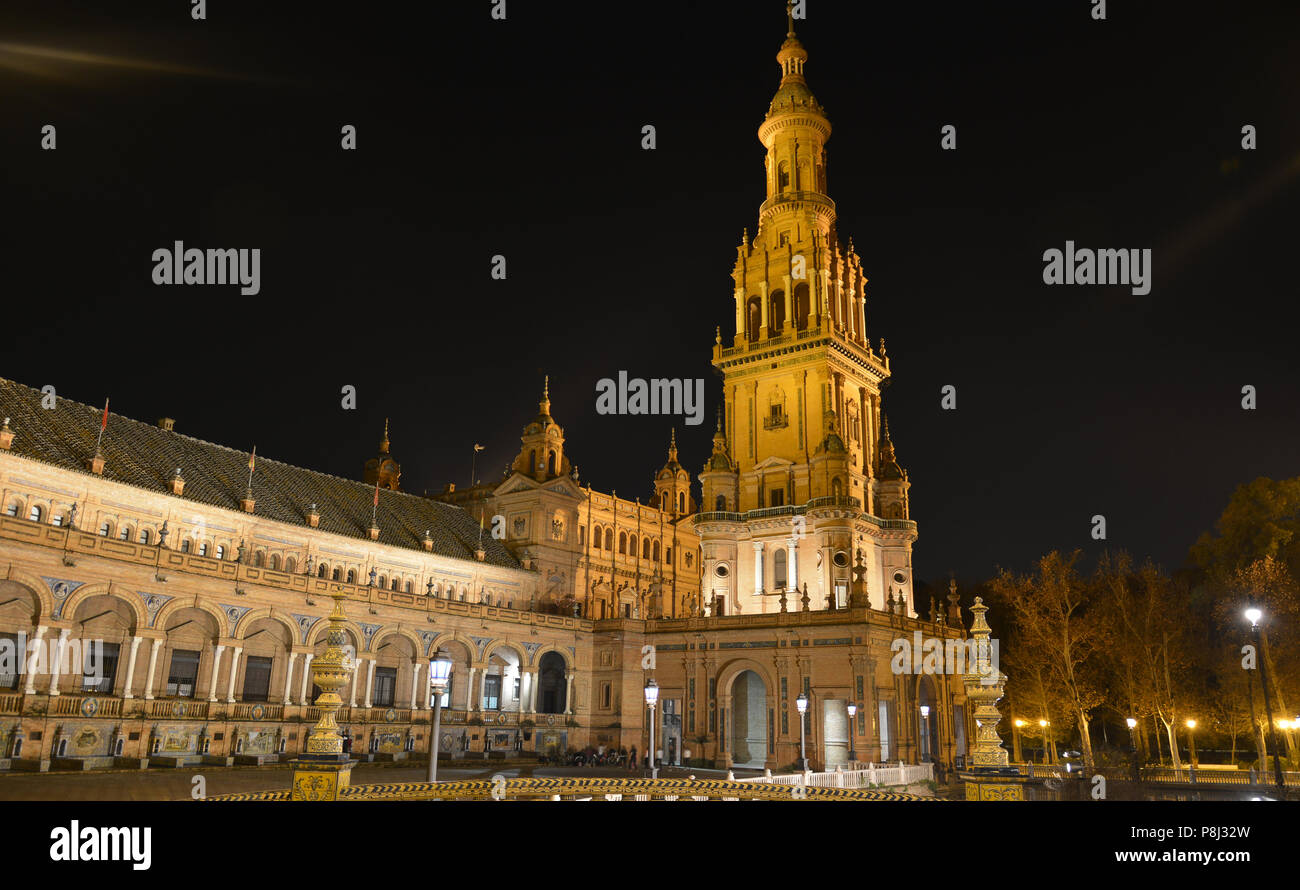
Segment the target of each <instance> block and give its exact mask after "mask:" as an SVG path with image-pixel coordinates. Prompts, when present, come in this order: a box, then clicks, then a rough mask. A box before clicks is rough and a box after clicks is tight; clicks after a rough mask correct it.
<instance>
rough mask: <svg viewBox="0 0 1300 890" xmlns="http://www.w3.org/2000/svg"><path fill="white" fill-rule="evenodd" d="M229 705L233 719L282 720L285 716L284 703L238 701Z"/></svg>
mask: <svg viewBox="0 0 1300 890" xmlns="http://www.w3.org/2000/svg"><path fill="white" fill-rule="evenodd" d="M229 707H230V719H231V720H280V719H282V718H283V717H284V705H273V704H268V703H266V702H237V703H235V704H233V705H230V706H229Z"/></svg>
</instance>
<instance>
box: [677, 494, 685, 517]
mask: <svg viewBox="0 0 1300 890" xmlns="http://www.w3.org/2000/svg"><path fill="white" fill-rule="evenodd" d="M677 512H678V513H685V512H686V492H684V491H679V492H677Z"/></svg>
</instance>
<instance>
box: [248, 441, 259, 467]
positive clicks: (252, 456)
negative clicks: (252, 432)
mask: <svg viewBox="0 0 1300 890" xmlns="http://www.w3.org/2000/svg"><path fill="white" fill-rule="evenodd" d="M256 459H257V446H256V445H254V446H253V453H252V454H250V455H249V456H248V472H250V473H251V472H253V461H255V460H256Z"/></svg>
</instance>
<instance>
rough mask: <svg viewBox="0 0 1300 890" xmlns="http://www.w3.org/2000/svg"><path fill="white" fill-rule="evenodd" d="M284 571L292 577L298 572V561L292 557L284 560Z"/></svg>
mask: <svg viewBox="0 0 1300 890" xmlns="http://www.w3.org/2000/svg"><path fill="white" fill-rule="evenodd" d="M284 570H285V571H286V572H288V573H289V574H290V575H292V574H293V573H294V572H296V571H298V560H296V559H295V558H293V557H292V556H287V557H285V559H284Z"/></svg>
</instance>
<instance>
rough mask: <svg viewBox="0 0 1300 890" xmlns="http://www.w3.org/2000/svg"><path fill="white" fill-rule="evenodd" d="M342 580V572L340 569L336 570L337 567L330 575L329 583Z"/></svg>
mask: <svg viewBox="0 0 1300 890" xmlns="http://www.w3.org/2000/svg"><path fill="white" fill-rule="evenodd" d="M342 579H343V570H342V569H340V568H338V567H337V566H336V567H335V568H334V571H333V572H332V573H330V580H331V581H341V580H342Z"/></svg>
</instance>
